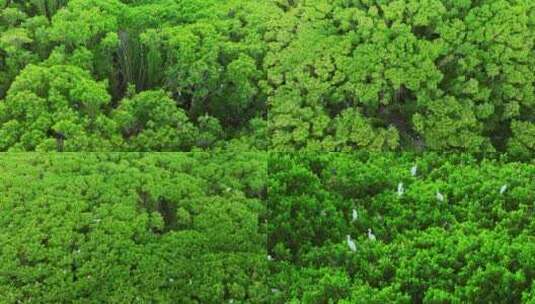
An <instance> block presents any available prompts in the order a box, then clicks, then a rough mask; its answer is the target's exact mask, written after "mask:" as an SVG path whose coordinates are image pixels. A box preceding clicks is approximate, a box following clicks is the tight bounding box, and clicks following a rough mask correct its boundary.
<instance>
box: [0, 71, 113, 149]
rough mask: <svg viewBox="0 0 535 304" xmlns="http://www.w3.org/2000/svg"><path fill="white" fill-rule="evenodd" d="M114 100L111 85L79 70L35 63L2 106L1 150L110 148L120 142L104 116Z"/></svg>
mask: <svg viewBox="0 0 535 304" xmlns="http://www.w3.org/2000/svg"><path fill="white" fill-rule="evenodd" d="M109 102H110V96H109V95H108V93H107V92H106V85H105V84H104V83H98V82H95V81H94V80H93V79H92V78H91V76H90V74H89V73H87V72H86V71H84V70H82V69H80V68H78V67H75V66H69V65H57V66H52V67H40V66H34V65H29V66H27V67H26V68H25V69H24V70H23V71H22V72H21V74H20V75H19V76H18V77H17V79H16V80H15V82H13V84H12V85H11V88H10V89H9V91H8V94H7V96H6V100H5V102H4V103H3V104H2V106H1V107H0V122H1V128H0V133H1V136H0V139H1V144H0V149H1V150H11V151H26V150H37V151H55V150H59V151H81V150H83V151H86V150H98V149H106V148H107V147H110V146H111V145H112V144H114V142H115V141H118V140H120V138H116V136H114V133H115V132H114V131H115V124H114V123H113V121H111V120H110V119H109V118H107V117H106V116H105V115H104V113H103V110H104V109H105V107H106V106H107V105H108V104H109Z"/></svg>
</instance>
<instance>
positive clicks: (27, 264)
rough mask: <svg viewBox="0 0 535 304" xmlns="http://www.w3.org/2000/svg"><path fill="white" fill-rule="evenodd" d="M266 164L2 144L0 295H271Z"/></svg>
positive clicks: (4, 298)
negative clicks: (5, 148)
mask: <svg viewBox="0 0 535 304" xmlns="http://www.w3.org/2000/svg"><path fill="white" fill-rule="evenodd" d="M266 165H267V160H266V156H265V154H257V153H242V154H239V155H232V154H218V155H214V154H205V153H195V154H187V153H180V154H167V153H152V154H140V153H110V154H100V153H99V154H93V153H85V154H83V155H82V154H72V153H64V154H63V153H62V154H59V153H54V154H42V153H39V154H26V153H25V154H16V153H15V154H2V155H0V227H1V229H0V248H1V249H0V302H1V303H40V304H41V303H192V304H193V303H214V304H220V303H265V301H266V298H267V290H268V289H267V286H266V285H265V281H266V274H267V258H266V247H265V244H266V225H265V217H266V210H265V204H264V203H263V202H264V200H265V196H266V192H267V191H266V172H267V168H266Z"/></svg>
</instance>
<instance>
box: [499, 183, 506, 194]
mask: <svg viewBox="0 0 535 304" xmlns="http://www.w3.org/2000/svg"><path fill="white" fill-rule="evenodd" d="M506 190H507V184H504V185H503V186H502V187H501V188H500V194H504V193H505V191H506Z"/></svg>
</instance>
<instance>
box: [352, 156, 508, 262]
mask: <svg viewBox="0 0 535 304" xmlns="http://www.w3.org/2000/svg"><path fill="white" fill-rule="evenodd" d="M410 172H411V176H416V174H417V173H418V165H414V166H412V167H411V170H410ZM505 191H507V184H504V185H503V186H501V187H500V195H502V194H504V193H505ZM404 193H405V187H404V185H403V182H399V183H398V188H397V195H398V197H402V196H403V194H404ZM436 199H437V201H439V202H444V195H443V194H442V193H440V191H439V190H437V192H436ZM357 219H358V212H357V210H356V209H353V211H352V219H351V222H355V221H356V220H357ZM368 239H369V240H371V241H375V240H376V237H375V235H374V234H373V233H372V229H371V228H368ZM347 246H348V247H349V250H351V251H353V252H354V251H357V244H356V243H355V241H354V240H353V239H352V238H351V235H349V234H348V235H347Z"/></svg>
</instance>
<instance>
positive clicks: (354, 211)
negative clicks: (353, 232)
mask: <svg viewBox="0 0 535 304" xmlns="http://www.w3.org/2000/svg"><path fill="white" fill-rule="evenodd" d="M358 218H359V214H358V213H357V210H356V209H353V213H352V218H351V222H354V221H356V220H357V219H358Z"/></svg>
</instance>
